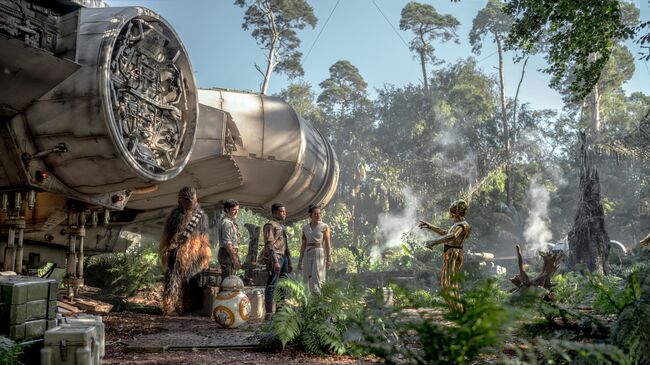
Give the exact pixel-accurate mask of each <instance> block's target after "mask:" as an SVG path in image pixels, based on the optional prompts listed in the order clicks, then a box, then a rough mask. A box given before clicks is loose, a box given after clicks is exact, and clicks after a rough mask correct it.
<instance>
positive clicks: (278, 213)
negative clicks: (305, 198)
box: [261, 203, 293, 318]
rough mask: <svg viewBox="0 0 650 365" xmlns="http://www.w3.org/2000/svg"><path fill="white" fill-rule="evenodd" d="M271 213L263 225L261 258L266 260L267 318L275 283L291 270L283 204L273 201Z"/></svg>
mask: <svg viewBox="0 0 650 365" xmlns="http://www.w3.org/2000/svg"><path fill="white" fill-rule="evenodd" d="M271 215H272V216H273V218H272V219H271V220H270V221H269V222H268V223H266V224H265V225H264V250H263V252H262V260H261V262H262V263H263V262H266V270H267V272H268V274H269V279H268V281H267V282H266V290H265V291H264V304H265V307H266V315H267V318H268V317H270V316H271V313H273V303H274V298H273V295H274V293H275V285H276V284H277V283H278V280H279V279H280V278H284V277H286V275H287V273H290V272H291V271H292V270H293V268H292V267H291V254H290V252H289V244H288V242H287V232H286V227H285V226H284V220H285V218H286V217H287V210H286V208H285V207H284V204H282V203H274V204H273V205H272V206H271Z"/></svg>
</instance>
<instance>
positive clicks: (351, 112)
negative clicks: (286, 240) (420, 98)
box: [317, 60, 371, 236]
mask: <svg viewBox="0 0 650 365" xmlns="http://www.w3.org/2000/svg"><path fill="white" fill-rule="evenodd" d="M329 73H330V76H329V77H328V78H327V79H326V80H324V81H323V82H321V83H320V84H319V86H320V88H321V89H322V92H321V94H320V95H319V96H318V99H317V100H318V104H319V106H320V107H321V108H322V109H323V112H324V113H325V116H326V117H328V119H329V120H330V121H331V122H332V124H333V125H331V128H329V129H330V130H331V131H332V132H331V134H330V138H331V141H332V142H333V144H334V148H335V149H336V153H337V155H338V157H339V159H340V164H339V166H340V167H341V175H340V183H341V184H340V188H339V192H338V193H339V194H347V196H346V202H347V203H348V204H349V206H350V220H349V221H350V223H349V224H350V231H351V233H352V235H353V236H356V226H357V225H356V222H357V215H358V212H357V210H356V207H357V202H358V195H359V192H360V190H361V184H362V182H363V180H364V179H365V177H366V169H367V165H366V162H365V159H364V156H365V155H366V153H365V152H367V151H366V150H365V148H367V147H368V140H369V139H368V138H367V136H368V135H369V129H370V126H371V119H370V118H369V113H370V111H369V109H370V106H371V104H370V101H369V100H368V96H367V95H368V92H367V87H368V84H367V83H366V82H365V81H364V79H363V77H362V76H361V74H360V73H359V69H357V68H356V67H355V66H354V65H353V64H352V63H350V61H345V60H341V61H338V62H336V63H335V64H333V65H332V66H331V67H330V68H329Z"/></svg>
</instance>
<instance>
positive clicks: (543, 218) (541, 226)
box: [524, 175, 553, 252]
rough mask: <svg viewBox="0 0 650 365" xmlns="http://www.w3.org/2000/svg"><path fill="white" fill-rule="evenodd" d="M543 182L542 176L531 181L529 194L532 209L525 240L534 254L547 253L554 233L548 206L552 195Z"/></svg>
mask: <svg viewBox="0 0 650 365" xmlns="http://www.w3.org/2000/svg"><path fill="white" fill-rule="evenodd" d="M541 180H542V179H541V176H540V175H535V176H534V177H533V179H532V180H531V181H530V186H529V187H528V193H527V199H528V204H529V206H530V207H531V209H530V214H529V216H528V219H526V229H525V230H524V238H525V239H526V243H527V244H528V245H527V248H528V251H532V252H536V251H538V250H543V251H546V249H547V243H548V242H550V241H551V239H552V238H553V233H552V232H551V230H550V229H549V228H548V204H549V202H550V200H551V195H550V193H549V191H548V189H546V187H545V186H544V185H543V184H542V183H541Z"/></svg>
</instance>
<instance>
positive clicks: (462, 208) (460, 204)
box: [449, 200, 468, 218]
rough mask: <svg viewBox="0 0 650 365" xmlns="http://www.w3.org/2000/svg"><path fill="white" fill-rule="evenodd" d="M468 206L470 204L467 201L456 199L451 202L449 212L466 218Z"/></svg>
mask: <svg viewBox="0 0 650 365" xmlns="http://www.w3.org/2000/svg"><path fill="white" fill-rule="evenodd" d="M467 208H468V206H467V202H466V201H464V200H456V201H455V202H453V203H451V206H450V207H449V214H451V215H452V216H456V217H458V218H465V214H466V213H467Z"/></svg>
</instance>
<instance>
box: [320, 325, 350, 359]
mask: <svg viewBox="0 0 650 365" xmlns="http://www.w3.org/2000/svg"><path fill="white" fill-rule="evenodd" d="M314 329H315V330H316V334H317V335H318V339H319V342H320V343H321V344H322V345H323V346H324V347H326V348H327V349H328V350H330V351H331V352H333V353H335V354H337V355H343V354H344V353H345V344H344V343H343V338H342V336H341V333H340V332H339V331H338V329H337V328H336V326H334V324H332V323H331V322H328V321H325V322H321V323H318V324H316V326H315V328H314Z"/></svg>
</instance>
